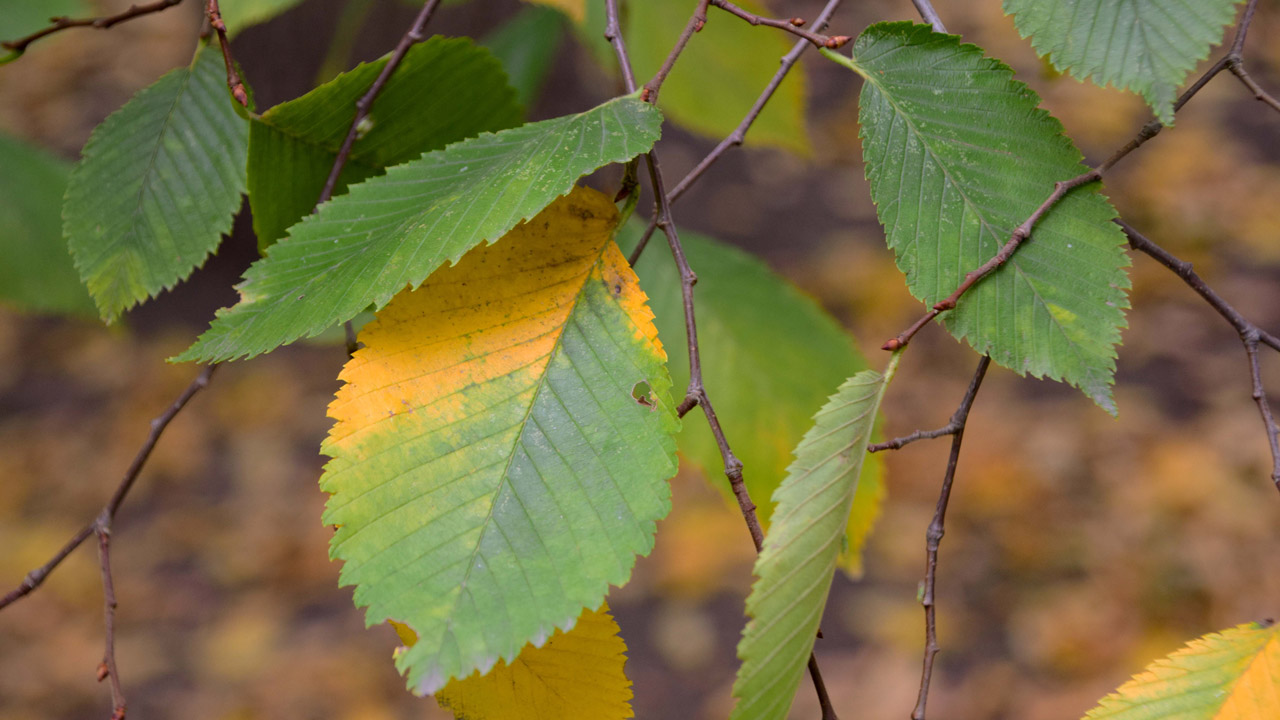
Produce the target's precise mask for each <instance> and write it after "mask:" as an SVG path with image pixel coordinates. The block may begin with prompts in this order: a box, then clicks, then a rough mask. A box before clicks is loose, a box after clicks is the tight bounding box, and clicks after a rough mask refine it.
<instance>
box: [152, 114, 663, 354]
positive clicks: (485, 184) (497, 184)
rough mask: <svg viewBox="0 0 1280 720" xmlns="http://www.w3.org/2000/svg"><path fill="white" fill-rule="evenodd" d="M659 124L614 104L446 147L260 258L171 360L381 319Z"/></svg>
mask: <svg viewBox="0 0 1280 720" xmlns="http://www.w3.org/2000/svg"><path fill="white" fill-rule="evenodd" d="M661 124H662V116H661V113H659V112H658V111H657V110H656V109H654V108H653V107H652V106H651V105H649V104H647V103H644V102H641V101H640V100H639V99H637V98H635V97H623V98H616V99H614V100H610V101H609V102H606V103H604V104H603V105H600V106H598V107H596V108H593V109H591V110H588V111H587V112H584V113H581V114H578V115H569V116H566V117H560V118H555V119H554V120H546V121H543V122H539V123H531V124H528V125H523V126H521V127H518V128H513V129H511V130H503V131H502V132H500V133H497V134H484V135H481V136H480V137H478V138H474V139H472V140H465V141H463V142H460V143H456V144H454V145H450V146H449V147H447V148H445V149H444V150H437V151H435V152H431V153H427V154H426V155H424V156H422V157H421V158H420V159H418V160H414V161H412V162H407V163H404V164H402V165H397V166H395V167H393V168H391V169H390V170H388V171H387V174H386V175H383V176H381V177H377V178H373V179H371V180H369V181H367V182H364V183H361V184H359V185H356V186H353V187H352V188H351V189H350V191H349V192H348V193H347V194H346V195H343V196H342V197H339V198H334V200H333V201H332V202H328V203H325V205H324V206H323V207H322V208H321V209H320V211H319V212H318V213H316V214H314V215H309V216H307V218H306V219H305V220H303V221H302V222H301V223H298V224H297V225H295V226H294V227H293V228H292V230H291V231H290V234H289V237H288V238H286V239H284V240H282V241H280V242H278V243H276V244H275V245H273V246H271V247H270V248H269V249H268V252H267V256H266V257H265V258H263V259H262V260H259V261H258V262H256V263H254V264H253V266H252V267H250V268H249V271H248V272H247V273H246V274H245V280H244V282H242V283H241V284H240V285H239V286H238V288H239V290H240V295H241V300H240V304H238V305H236V306H234V307H232V308H231V309H229V310H221V311H219V313H218V317H217V318H216V319H215V320H214V321H213V324H212V325H211V326H210V328H209V330H208V331H207V332H205V334H204V335H202V336H201V337H200V340H199V341H198V342H196V344H195V345H193V346H192V347H191V348H189V349H188V350H187V351H186V352H185V353H183V354H182V355H180V356H179V357H178V358H176V359H177V360H205V361H209V360H214V359H228V360H229V359H232V358H238V357H244V356H253V355H258V354H260V353H264V352H268V351H270V350H273V349H275V348H277V347H279V346H280V345H283V344H285V343H290V342H293V341H294V340H297V339H298V338H300V337H302V336H304V335H306V336H314V335H316V334H317V333H320V332H322V331H324V330H325V329H327V328H329V327H330V326H332V325H334V324H335V323H340V322H343V321H345V320H349V319H351V318H352V317H354V316H355V315H356V314H357V313H359V312H360V311H361V310H364V309H365V308H367V307H368V306H369V305H375V306H377V307H382V306H383V305H386V304H387V302H388V301H390V300H391V297H392V296H393V295H395V294H396V293H398V292H399V291H400V290H402V289H404V288H405V287H406V286H408V287H410V288H413V287H417V286H418V285H419V284H420V283H422V281H423V280H425V279H426V277H427V276H428V275H430V274H431V273H432V272H433V271H434V270H435V269H436V268H438V267H440V266H441V265H443V264H444V263H445V262H457V261H458V259H459V258H461V257H462V255H463V254H464V253H466V252H467V251H468V250H470V249H471V248H473V247H475V246H476V245H478V244H480V243H483V242H487V241H493V240H496V239H498V238H500V237H502V235H504V234H505V233H506V232H507V231H508V230H510V229H511V228H513V227H515V226H516V224H517V223H519V222H521V221H522V220H526V219H528V218H531V217H533V216H534V215H536V214H537V213H538V211H540V210H542V208H544V207H546V206H547V204H548V203H550V202H551V201H552V200H553V199H554V198H556V197H557V196H560V195H563V194H564V193H566V192H568V191H569V190H570V189H571V188H572V187H573V183H574V182H575V181H576V180H577V179H578V178H579V177H581V176H583V175H585V174H586V173H589V172H591V171H592V170H595V169H596V168H598V167H601V166H602V165H607V164H608V163H612V162H622V161H624V160H629V159H631V158H633V157H635V156H636V155H638V154H640V153H642V152H645V151H646V150H648V149H649V148H650V147H652V146H653V143H654V142H655V141H657V139H658V135H659V132H660V128H661ZM304 300H305V302H302V301H304Z"/></svg>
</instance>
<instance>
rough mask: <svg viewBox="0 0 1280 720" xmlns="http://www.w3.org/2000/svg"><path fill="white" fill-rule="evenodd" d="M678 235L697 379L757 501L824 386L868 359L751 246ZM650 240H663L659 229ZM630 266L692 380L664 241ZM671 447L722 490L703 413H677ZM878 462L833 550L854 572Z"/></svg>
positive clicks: (871, 509)
mask: <svg viewBox="0 0 1280 720" xmlns="http://www.w3.org/2000/svg"><path fill="white" fill-rule="evenodd" d="M639 233H640V228H639V227H638V226H637V225H635V224H632V225H631V226H629V227H628V228H627V229H626V230H624V239H623V240H622V241H621V242H620V244H621V245H622V246H623V247H624V248H628V249H629V248H631V247H633V246H634V244H635V242H636V240H638V239H639ZM680 240H681V244H682V245H683V246H684V251H685V255H686V256H687V257H688V259H689V264H690V265H691V266H692V267H693V269H694V272H696V273H697V274H698V286H697V288H696V290H695V293H694V297H695V300H696V302H697V309H698V315H697V319H698V338H699V347H700V348H701V351H702V352H701V355H702V374H703V382H704V384H705V385H706V388H707V393H708V394H709V395H710V396H711V399H712V401H713V402H714V403H715V407H716V411H717V415H718V416H719V418H720V423H721V425H722V426H723V427H724V432H725V435H726V436H727V437H728V438H729V442H730V443H732V446H733V449H734V453H735V454H736V455H737V456H738V459H739V460H741V461H742V463H743V466H744V469H743V477H744V478H745V480H746V483H747V490H748V491H750V493H751V497H753V498H755V499H756V500H757V502H759V501H760V500H763V499H766V498H769V497H771V496H772V495H773V493H774V491H775V490H777V489H778V485H779V484H781V483H782V479H783V478H784V477H786V475H787V466H788V465H789V464H790V463H791V459H792V455H791V451H792V449H794V448H795V446H796V445H797V444H799V442H800V440H801V439H802V438H803V437H804V433H805V431H807V430H808V429H809V428H810V427H811V426H812V425H813V414H814V413H816V412H817V411H818V410H819V409H821V408H822V405H823V404H824V403H825V402H826V400H827V396H828V395H830V394H831V388H833V387H837V386H839V385H840V383H841V382H842V381H843V380H844V379H845V378H847V377H849V376H850V375H853V374H854V373H856V372H858V371H860V370H865V369H867V361H866V359H865V358H863V357H862V354H861V353H859V352H858V350H857V349H856V348H855V347H854V346H853V343H852V341H851V339H850V337H849V335H848V334H847V333H845V331H844V330H843V329H842V328H841V327H840V324H839V323H838V322H837V321H836V320H835V319H834V318H832V317H831V316H830V315H828V314H827V313H826V312H824V311H823V309H822V308H821V307H820V306H819V305H818V304H817V303H815V302H814V301H813V299H812V298H810V297H808V296H806V295H804V294H803V293H802V292H801V291H800V290H798V289H796V288H795V287H794V286H793V285H791V284H790V283H789V282H787V281H786V280H785V279H784V278H782V277H780V276H779V275H777V274H776V273H774V272H773V271H772V270H770V269H769V267H768V266H767V265H765V264H764V263H763V262H760V260H758V259H757V258H755V257H752V256H751V255H749V254H747V253H745V252H742V251H741V250H738V249H736V248H733V247H731V246H729V245H725V244H723V243H720V242H717V241H715V240H713V239H711V238H709V237H705V236H703V235H699V234H697V233H693V232H689V231H681V233H680ZM654 241H655V242H660V241H661V234H660V233H659V235H658V236H657V237H656V238H655V239H654ZM636 274H637V275H639V276H640V284H641V286H643V287H644V289H645V292H646V293H648V295H649V304H650V306H651V307H652V308H653V312H654V315H655V316H656V317H657V320H656V321H655V322H656V323H657V326H658V336H659V337H660V338H662V343H663V345H664V346H665V347H666V348H667V353H668V354H669V355H670V356H671V362H670V367H671V378H672V382H673V383H674V387H675V388H676V389H677V390H679V391H682V390H683V389H684V388H685V386H686V385H688V383H689V363H688V359H687V353H688V343H687V342H686V339H685V327H684V304H683V302H682V300H681V294H680V275H679V273H678V272H677V271H676V268H675V264H674V263H672V262H671V257H670V255H669V254H668V253H667V251H666V248H665V247H650V248H649V249H648V250H647V251H646V253H645V255H643V256H642V257H641V258H640V261H639V262H637V263H636ZM779 368H787V371H786V372H779V371H778V369H779ZM679 449H680V453H681V454H682V455H684V456H685V457H686V458H688V459H689V460H691V461H693V463H694V464H696V465H698V466H699V467H701V468H702V470H703V472H704V474H705V475H706V476H707V478H708V479H710V480H711V482H712V483H713V484H715V485H716V486H717V487H719V488H721V489H723V490H724V491H725V492H726V494H729V486H728V483H727V482H725V481H724V475H723V474H721V470H722V467H723V464H722V461H721V458H720V449H719V447H718V446H717V445H716V441H715V438H714V437H712V435H711V430H710V428H709V427H708V426H707V424H706V423H705V422H689V423H685V425H684V429H683V431H681V433H680V442H679ZM882 472H883V463H882V462H881V461H880V457H879V456H877V455H873V456H871V457H870V458H869V460H868V462H866V463H865V465H864V467H863V471H862V479H861V481H860V482H859V484H858V490H859V497H858V500H857V501H856V502H855V503H854V507H855V512H854V513H853V514H852V515H851V516H850V518H849V527H848V528H847V531H848V535H849V551H848V552H847V553H846V554H845V556H844V558H843V559H842V561H841V566H842V567H844V568H845V569H846V570H848V571H849V572H850V573H853V574H858V573H860V572H861V568H862V553H861V550H862V544H863V541H864V540H865V539H866V536H867V534H868V533H869V532H870V530H871V525H872V523H873V522H874V520H875V518H876V516H877V515H878V514H879V508H880V501H881V499H882V498H883V496H884V483H883V479H882V477H881V475H882ZM772 510H773V508H772V506H771V504H769V503H762V504H760V507H759V508H758V509H757V512H758V513H759V516H760V521H761V523H762V524H763V525H764V526H765V528H766V529H767V528H768V523H769V518H770V516H771V515H772Z"/></svg>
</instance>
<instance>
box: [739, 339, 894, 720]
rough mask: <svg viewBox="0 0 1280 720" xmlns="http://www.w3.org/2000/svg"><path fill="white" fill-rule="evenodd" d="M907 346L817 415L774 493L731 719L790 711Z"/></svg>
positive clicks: (765, 718)
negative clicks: (874, 433)
mask: <svg viewBox="0 0 1280 720" xmlns="http://www.w3.org/2000/svg"><path fill="white" fill-rule="evenodd" d="M899 357H900V355H899V353H894V355H893V356H892V358H891V359H890V360H889V366H888V368H886V370H885V373H884V375H881V374H880V373H877V372H875V371H872V370H865V371H863V372H860V373H858V374H857V375H854V376H853V377H851V378H849V380H848V381H846V382H845V383H844V384H843V385H841V386H840V389H839V390H837V391H836V393H835V394H834V395H832V396H831V399H830V400H829V401H828V402H827V404H826V405H825V406H824V407H823V408H822V410H821V411H819V412H818V414H817V415H816V416H814V424H813V427H812V428H811V429H810V430H809V431H808V432H807V433H805V436H804V441H803V442H801V443H800V445H799V447H797V448H796V460H795V462H794V463H792V465H791V468H790V471H789V474H788V476H787V479H786V480H785V481H784V482H783V483H782V486H781V487H780V488H778V491H777V492H776V493H774V496H773V500H774V502H775V503H776V505H777V506H776V507H775V508H774V512H773V527H772V528H770V530H769V534H768V535H766V536H765V539H764V550H763V551H761V553H760V557H758V558H757V559H756V567H755V574H756V578H757V579H756V582H755V584H754V585H753V586H752V587H751V594H750V595H749V596H748V597H747V614H748V615H749V616H750V617H751V619H750V620H749V621H748V622H747V627H746V629H744V630H743V631H742V641H741V642H740V643H738V657H739V658H741V659H742V666H741V667H740V668H739V669H738V677H737V679H736V680H735V681H734V683H733V695H734V697H736V698H738V704H737V706H736V707H734V709H733V714H732V715H730V718H731V719H732V720H740V719H744V718H749V719H750V720H769V719H771V718H778V719H779V720H780V719H781V718H785V717H786V716H787V710H788V709H789V708H790V707H791V701H792V699H793V698H794V697H795V694H796V687H797V686H798V685H799V684H800V679H801V676H802V675H803V674H804V670H805V665H806V663H807V662H808V659H809V654H810V653H812V652H813V641H814V638H815V637H816V636H817V632H818V625H819V622H820V621H821V620H822V610H823V608H825V607H826V604H827V592H828V591H829V590H830V588H831V579H832V577H833V575H834V573H835V568H836V559H837V557H838V556H839V555H840V547H841V544H842V542H841V541H842V538H843V537H844V532H845V518H847V517H848V515H849V510H850V508H851V507H852V505H853V499H854V495H855V493H856V491H857V486H858V476H859V474H860V473H861V470H862V462H863V458H865V457H866V455H867V441H868V440H870V439H871V428H872V426H873V425H874V424H875V417H876V413H877V412H879V409H880V401H881V399H882V398H883V397H884V391H885V388H886V387H887V386H888V384H889V381H890V380H891V379H892V378H893V372H894V369H895V368H896V367H897V364H898V358H899Z"/></svg>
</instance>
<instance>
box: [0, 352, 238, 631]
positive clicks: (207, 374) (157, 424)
mask: <svg viewBox="0 0 1280 720" xmlns="http://www.w3.org/2000/svg"><path fill="white" fill-rule="evenodd" d="M217 368H218V366H217V365H216V364H215V365H208V366H206V367H205V368H204V370H203V371H201V373H200V374H199V375H198V376H197V377H196V379H195V380H192V381H191V384H190V385H188V386H187V389H186V390H183V391H182V394H181V395H179V396H178V397H177V399H175V400H174V401H173V404H172V405H170V406H169V409H168V410H165V411H164V413H163V414H162V415H160V416H159V417H157V418H155V419H154V420H152V421H151V432H150V434H148V435H147V439H146V441H145V442H143V443H142V447H140V448H138V453H137V455H135V456H134V458H133V462H132V463H130V464H129V469H128V470H126V471H125V474H124V478H123V479H122V480H121V481H120V484H119V485H118V486H117V487H116V490H115V492H114V493H112V495H111V499H110V500H109V501H108V502H107V504H106V506H104V507H103V509H102V512H100V513H99V514H98V519H96V520H94V521H93V522H91V523H89V524H88V525H86V526H85V527H83V528H82V529H81V530H80V531H79V532H77V533H76V534H75V535H73V536H72V537H71V539H70V540H68V541H67V543H66V544H65V545H63V547H62V549H61V550H59V551H58V552H57V553H55V554H54V556H53V557H52V558H50V559H49V561H48V562H46V563H45V564H44V565H41V566H40V567H38V568H36V569H34V570H32V571H31V572H29V573H27V575H26V577H25V578H23V580H22V582H21V583H20V584H19V585H18V587H16V588H14V589H13V590H11V591H9V593H8V594H7V595H5V596H4V597H3V598H0V610H3V609H4V608H6V607H8V606H9V605H12V604H13V603H14V602H15V601H16V600H18V599H19V598H22V597H24V596H26V595H28V594H30V593H31V592H32V591H33V590H35V589H36V588H38V587H40V585H41V584H42V583H44V581H45V578H47V577H48V576H49V573H51V572H53V570H54V569H55V568H57V567H58V565H60V564H61V563H62V561H63V560H65V559H66V557H67V556H68V555H70V554H71V551H72V550H75V549H76V548H77V547H79V546H80V544H81V543H83V542H84V541H85V540H86V539H88V537H89V536H90V535H93V534H94V533H95V532H96V531H97V529H98V527H99V525H100V523H101V519H102V516H103V515H104V514H105V515H106V517H107V518H108V520H110V519H114V518H115V514H116V512H117V511H118V510H119V509H120V505H121V503H123V502H124V499H125V496H127V495H128V494H129V490H130V489H132V488H133V483H134V481H136V480H137V479H138V474H139V473H140V472H142V467H143V466H144V465H146V463H147V459H148V458H149V457H150V456H151V451H152V450H154V449H155V446H156V443H157V442H158V441H159V440H160V436H161V434H163V433H164V430H165V428H167V427H168V426H169V423H170V422H171V421H172V420H173V419H174V418H175V417H176V416H177V415H178V413H179V412H181V411H182V409H183V408H184V407H186V405H187V403H188V402H190V401H191V398H192V397H194V396H195V394H196V393H198V392H200V391H201V390H203V389H204V388H206V387H208V385H209V379H210V378H211V377H212V376H213V371H214V370H216V369H217Z"/></svg>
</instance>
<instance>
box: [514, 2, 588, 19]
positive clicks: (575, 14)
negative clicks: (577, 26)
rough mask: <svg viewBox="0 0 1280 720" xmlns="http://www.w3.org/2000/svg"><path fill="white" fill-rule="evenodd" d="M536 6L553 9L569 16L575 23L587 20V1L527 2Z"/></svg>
mask: <svg viewBox="0 0 1280 720" xmlns="http://www.w3.org/2000/svg"><path fill="white" fill-rule="evenodd" d="M525 2H529V3H533V4H534V5H546V6H547V7H553V8H555V9H557V10H559V11H560V12H562V13H564V14H565V15H568V16H569V17H570V18H572V19H573V21H574V22H579V23H580V22H582V21H583V20H586V18H587V5H586V0H525Z"/></svg>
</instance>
